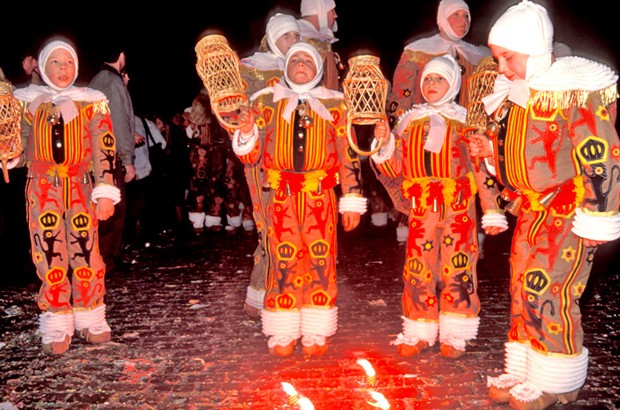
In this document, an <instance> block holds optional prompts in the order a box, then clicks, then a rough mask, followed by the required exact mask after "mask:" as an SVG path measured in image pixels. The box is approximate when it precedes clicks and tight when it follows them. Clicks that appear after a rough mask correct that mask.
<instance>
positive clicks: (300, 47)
mask: <svg viewBox="0 0 620 410" xmlns="http://www.w3.org/2000/svg"><path fill="white" fill-rule="evenodd" d="M298 51H305V52H306V53H308V54H309V55H310V56H311V57H312V59H313V60H314V64H315V65H316V76H315V77H314V79H313V80H312V81H310V82H309V83H308V84H302V85H300V84H296V83H294V82H293V81H291V80H290V79H289V78H288V63H289V60H290V59H291V56H292V55H293V54H295V53H296V52H298ZM322 77H323V57H322V56H321V53H319V51H318V50H317V49H316V48H315V47H314V46H313V45H312V44H309V43H304V42H299V43H295V44H293V45H292V46H291V48H289V50H288V52H287V53H286V69H285V71H284V78H285V79H286V82H287V83H288V85H289V86H290V87H291V89H293V90H295V91H297V92H304V91H308V90H310V89H312V88H314V87H315V86H316V85H317V84H318V83H319V82H320V81H321V79H322Z"/></svg>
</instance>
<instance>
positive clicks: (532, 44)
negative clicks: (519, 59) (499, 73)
mask: <svg viewBox="0 0 620 410" xmlns="http://www.w3.org/2000/svg"><path fill="white" fill-rule="evenodd" d="M488 43H489V45H496V46H500V47H504V48H507V49H509V50H512V51H516V52H518V53H521V54H527V55H529V56H539V55H543V54H548V53H551V52H552V51H553V24H552V23H551V19H550V18H549V14H547V10H546V9H545V8H544V7H543V6H541V5H539V4H536V3H533V2H531V1H529V0H523V1H521V3H519V4H516V5H514V6H512V7H510V8H509V9H508V10H506V11H505V12H504V14H502V15H501V16H500V17H499V18H498V19H497V21H496V22H495V24H493V27H491V31H490V32H489V41H488Z"/></svg>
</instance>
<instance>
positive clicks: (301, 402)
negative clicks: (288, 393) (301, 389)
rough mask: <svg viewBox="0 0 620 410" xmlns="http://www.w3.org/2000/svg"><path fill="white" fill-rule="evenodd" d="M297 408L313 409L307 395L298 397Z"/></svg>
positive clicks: (303, 409) (302, 409)
mask: <svg viewBox="0 0 620 410" xmlns="http://www.w3.org/2000/svg"><path fill="white" fill-rule="evenodd" d="M299 408H300V409H301V410H314V404H312V402H311V401H310V399H309V398H307V397H301V398H300V399H299Z"/></svg>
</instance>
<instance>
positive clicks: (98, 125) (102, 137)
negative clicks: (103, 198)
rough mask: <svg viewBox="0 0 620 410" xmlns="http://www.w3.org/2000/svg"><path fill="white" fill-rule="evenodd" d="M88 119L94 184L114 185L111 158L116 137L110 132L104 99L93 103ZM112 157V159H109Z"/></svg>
mask: <svg viewBox="0 0 620 410" xmlns="http://www.w3.org/2000/svg"><path fill="white" fill-rule="evenodd" d="M90 108H92V111H91V112H92V116H91V117H90V120H89V124H88V127H89V130H90V137H91V144H92V147H93V150H92V151H93V158H92V159H93V174H94V177H95V186H99V185H110V186H114V181H113V178H112V166H113V163H114V162H113V158H114V155H115V153H116V139H115V137H114V134H113V133H112V120H111V118H110V110H109V108H108V105H107V104H106V102H105V101H97V102H95V103H93V105H92V106H91V107H88V108H87V110H90ZM111 158H112V159H111Z"/></svg>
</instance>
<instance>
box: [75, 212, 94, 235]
mask: <svg viewBox="0 0 620 410" xmlns="http://www.w3.org/2000/svg"><path fill="white" fill-rule="evenodd" d="M71 223H72V224H73V226H74V227H75V229H77V230H78V231H81V230H84V229H88V226H89V225H90V217H89V216H88V215H87V214H85V213H84V212H80V213H79V214H77V215H75V216H74V217H73V219H71Z"/></svg>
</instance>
